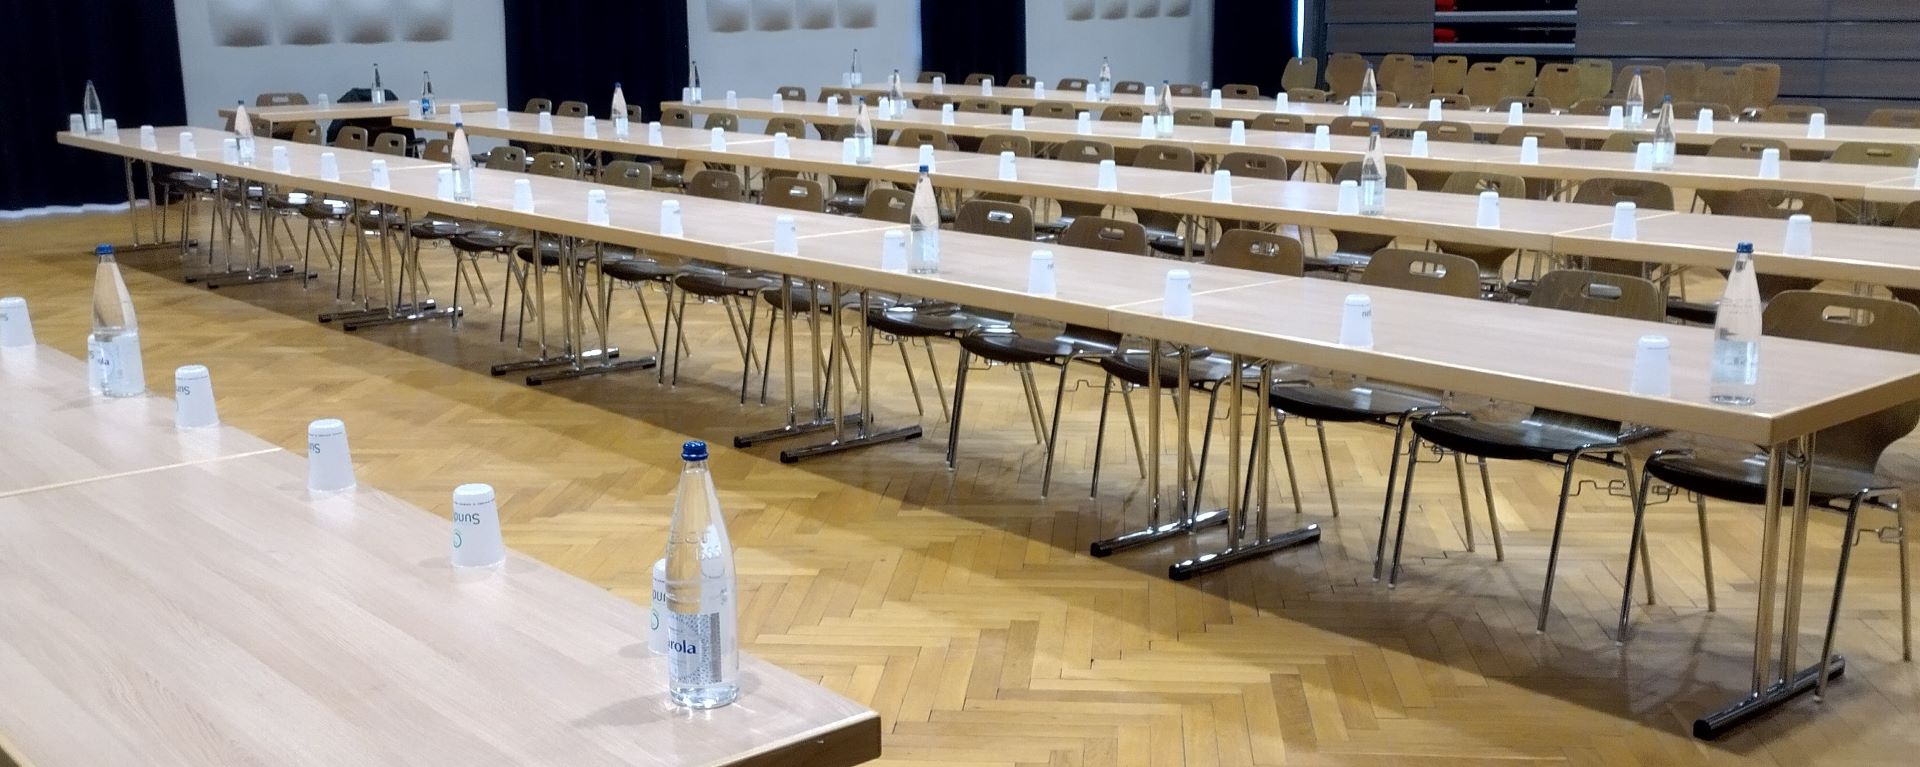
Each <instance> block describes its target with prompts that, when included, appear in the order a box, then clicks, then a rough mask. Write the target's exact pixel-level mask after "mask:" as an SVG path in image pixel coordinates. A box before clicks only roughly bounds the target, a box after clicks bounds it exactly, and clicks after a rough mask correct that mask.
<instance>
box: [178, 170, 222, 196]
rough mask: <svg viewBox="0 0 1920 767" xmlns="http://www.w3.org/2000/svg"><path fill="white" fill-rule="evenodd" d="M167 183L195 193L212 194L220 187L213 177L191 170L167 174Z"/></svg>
mask: <svg viewBox="0 0 1920 767" xmlns="http://www.w3.org/2000/svg"><path fill="white" fill-rule="evenodd" d="M167 183H169V184H172V185H174V186H177V187H181V188H183V189H187V190H189V191H193V192H203V193H204V192H212V191H213V190H215V189H218V188H219V187H220V184H219V182H217V181H215V180H214V178H213V177H212V176H205V175H201V174H199V173H196V172H194V171H190V170H176V171H174V172H172V173H169V174H167Z"/></svg>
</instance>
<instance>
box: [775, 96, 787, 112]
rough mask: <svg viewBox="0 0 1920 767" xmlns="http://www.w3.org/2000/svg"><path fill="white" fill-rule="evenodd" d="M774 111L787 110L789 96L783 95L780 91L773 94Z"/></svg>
mask: <svg viewBox="0 0 1920 767" xmlns="http://www.w3.org/2000/svg"><path fill="white" fill-rule="evenodd" d="M773 111H775V112H785V111H787V97H785V96H782V95H780V94H778V93H775V94H773Z"/></svg>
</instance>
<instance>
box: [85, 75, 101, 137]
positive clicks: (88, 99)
mask: <svg viewBox="0 0 1920 767" xmlns="http://www.w3.org/2000/svg"><path fill="white" fill-rule="evenodd" d="M80 114H82V115H85V120H86V122H85V126H86V132H87V135H89V136H98V135H100V134H102V133H105V132H106V130H107V115H106V112H105V111H103V110H101V108H100V92H99V91H96V90H94V89H93V81H92V80H88V81H87V95H86V96H85V97H84V98H83V99H82V100H81V102H80Z"/></svg>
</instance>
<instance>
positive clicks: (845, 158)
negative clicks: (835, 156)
mask: <svg viewBox="0 0 1920 767" xmlns="http://www.w3.org/2000/svg"><path fill="white" fill-rule="evenodd" d="M859 161H860V139H857V138H843V139H840V162H841V163H842V164H845V165H852V164H854V163H856V162H859Z"/></svg>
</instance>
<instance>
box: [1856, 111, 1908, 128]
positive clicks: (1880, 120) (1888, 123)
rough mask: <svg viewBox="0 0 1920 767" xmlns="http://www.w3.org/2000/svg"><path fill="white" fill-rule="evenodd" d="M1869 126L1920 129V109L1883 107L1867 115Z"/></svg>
mask: <svg viewBox="0 0 1920 767" xmlns="http://www.w3.org/2000/svg"><path fill="white" fill-rule="evenodd" d="M1867 124H1868V125H1871V126H1874V127H1876V128H1920V109H1896V108H1893V107H1882V108H1880V109H1875V110H1873V112H1871V113H1869V114H1868V115H1867Z"/></svg>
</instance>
